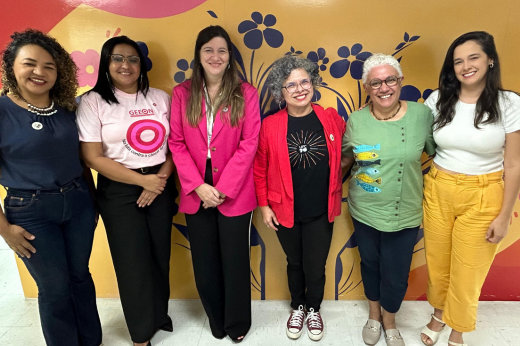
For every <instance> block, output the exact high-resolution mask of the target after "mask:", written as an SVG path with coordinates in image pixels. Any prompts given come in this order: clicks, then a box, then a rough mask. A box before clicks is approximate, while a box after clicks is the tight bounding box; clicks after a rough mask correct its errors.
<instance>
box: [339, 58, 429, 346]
mask: <svg viewBox="0 0 520 346" xmlns="http://www.w3.org/2000/svg"><path fill="white" fill-rule="evenodd" d="M403 79H404V77H403V73H402V71H401V66H400V65H399V62H398V61H397V60H396V59H395V58H394V57H392V56H390V55H384V54H374V55H372V56H371V57H370V58H368V59H367V60H366V61H365V64H364V65H363V85H364V88H365V91H366V92H367V94H368V95H369V96H370V100H371V102H370V104H369V105H368V106H367V107H365V108H363V109H362V110H359V111H356V112H354V113H352V114H351V115H350V118H349V120H348V122H347V131H346V133H345V135H344V137H343V150H342V152H343V160H342V165H344V166H348V165H350V164H352V163H354V166H353V167H352V175H351V179H350V183H349V197H348V206H349V211H350V215H351V216H352V222H353V224H354V230H355V234H356V240H357V243H358V248H359V253H360V255H361V276H362V278H363V284H364V287H365V295H366V297H367V299H368V302H369V317H368V321H367V323H366V325H365V326H364V328H363V340H364V341H365V343H366V344H367V345H375V344H376V343H377V342H378V341H379V338H380V336H381V327H383V328H384V330H385V331H386V335H385V339H386V343H387V345H389V346H404V340H403V338H402V337H401V335H400V333H399V331H398V330H397V328H396V325H395V314H396V313H397V311H398V310H399V308H400V306H401V303H402V301H403V299H404V296H405V294H406V289H407V287H408V274H409V271H410V264H411V262H412V255H413V249H414V246H415V242H416V239H417V233H418V231H419V226H420V224H421V221H422V215H423V211H422V198H423V176H422V169H421V155H422V153H423V151H425V152H426V153H427V154H429V155H433V154H434V152H435V144H434V141H433V136H432V122H433V115H432V113H431V111H430V110H429V108H428V107H426V106H424V105H422V104H418V103H415V102H406V101H401V100H399V97H400V94H401V88H402V81H403ZM381 323H382V325H381Z"/></svg>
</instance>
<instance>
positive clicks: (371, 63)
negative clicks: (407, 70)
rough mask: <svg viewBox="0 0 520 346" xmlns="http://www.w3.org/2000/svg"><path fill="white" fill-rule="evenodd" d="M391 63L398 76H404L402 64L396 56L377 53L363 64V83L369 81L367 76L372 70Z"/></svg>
mask: <svg viewBox="0 0 520 346" xmlns="http://www.w3.org/2000/svg"><path fill="white" fill-rule="evenodd" d="M383 65H389V66H391V67H393V68H395V70H396V71H397V74H398V76H397V77H402V76H403V70H401V65H400V64H399V61H397V59H396V58H394V57H393V56H391V55H387V54H382V53H376V54H373V55H371V56H370V57H369V58H368V59H367V60H366V61H365V63H364V64H363V77H362V79H363V84H365V83H366V82H367V77H368V74H369V73H370V71H371V70H372V69H373V68H374V67H377V66H383Z"/></svg>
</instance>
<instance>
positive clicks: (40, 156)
mask: <svg viewBox="0 0 520 346" xmlns="http://www.w3.org/2000/svg"><path fill="white" fill-rule="evenodd" d="M11 39H12V41H11V42H10V43H9V44H8V45H7V47H6V49H5V51H4V52H3V55H2V63H1V64H2V65H1V72H2V91H1V93H2V95H3V96H1V97H0V170H1V175H0V184H2V185H3V186H4V187H6V188H7V197H6V198H5V201H4V207H5V215H4V213H3V212H2V211H1V210H2V208H0V235H1V236H2V237H3V238H4V239H5V241H6V243H7V244H8V245H9V247H10V248H11V249H13V250H14V251H15V252H16V253H17V254H18V256H19V257H20V258H21V259H22V261H23V262H24V263H25V265H26V267H27V269H28V270H29V272H30V273H31V275H32V277H33V278H34V280H35V281H36V284H37V285H38V306H39V310H40V320H41V324H42V329H43V335H44V337H45V341H46V343H47V345H49V346H65V345H66V346H71V345H73V346H79V345H82V346H86V345H89V346H99V345H100V344H101V339H102V336H101V323H100V321H99V316H98V312H97V307H96V292H95V288H94V282H93V281H92V277H91V275H90V272H89V267H88V263H89V258H90V253H91V251H92V242H93V240H94V229H95V228H96V213H95V210H94V204H93V202H92V198H91V195H90V193H89V191H88V187H87V184H86V181H85V179H84V178H82V173H83V168H82V166H81V163H80V159H79V140H78V131H77V128H76V123H75V114H74V110H75V109H76V102H75V96H76V90H77V87H78V82H77V79H76V71H77V68H76V65H75V64H74V62H73V61H72V59H71V57H70V55H69V54H68V53H67V52H66V51H65V50H64V49H63V47H62V46H61V45H60V44H59V43H58V42H56V40H55V39H54V38H52V37H50V36H47V35H45V34H44V33H42V32H40V31H37V30H30V29H29V30H26V31H24V32H15V33H14V34H13V35H12V36H11ZM86 173H87V174H90V170H87V172H86ZM90 179H92V176H90ZM5 313H7V312H5Z"/></svg>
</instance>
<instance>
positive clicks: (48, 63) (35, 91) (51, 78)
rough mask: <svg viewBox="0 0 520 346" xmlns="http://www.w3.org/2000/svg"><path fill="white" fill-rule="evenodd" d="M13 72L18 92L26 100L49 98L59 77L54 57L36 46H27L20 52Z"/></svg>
mask: <svg viewBox="0 0 520 346" xmlns="http://www.w3.org/2000/svg"><path fill="white" fill-rule="evenodd" d="M13 72H14V75H15V77H16V83H17V84H18V90H19V92H20V94H21V95H22V97H23V98H25V99H26V100H31V99H34V98H40V97H42V96H45V95H46V96H48V95H49V90H51V88H52V87H53V86H54V83H56V78H57V76H58V71H57V67H56V63H55V62H54V59H53V58H52V56H51V55H50V54H49V52H47V51H46V50H45V49H43V48H42V47H40V46H38V45H34V44H28V45H25V46H23V47H21V48H20V49H19V50H18V54H17V55H16V59H15V60H14V64H13Z"/></svg>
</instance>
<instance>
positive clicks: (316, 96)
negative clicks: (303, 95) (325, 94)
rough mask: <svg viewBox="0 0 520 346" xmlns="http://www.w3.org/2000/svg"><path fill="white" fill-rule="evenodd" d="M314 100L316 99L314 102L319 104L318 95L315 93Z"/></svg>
mask: <svg viewBox="0 0 520 346" xmlns="http://www.w3.org/2000/svg"><path fill="white" fill-rule="evenodd" d="M312 98H316V100H314V101H312V102H318V95H317V94H316V93H314V96H313V97H312Z"/></svg>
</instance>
